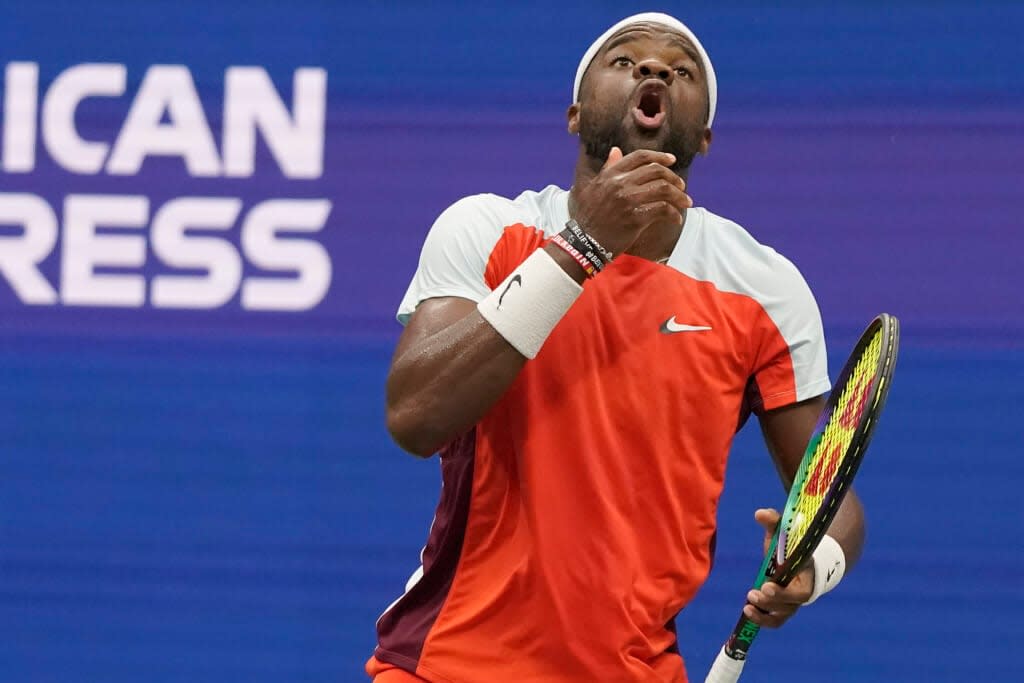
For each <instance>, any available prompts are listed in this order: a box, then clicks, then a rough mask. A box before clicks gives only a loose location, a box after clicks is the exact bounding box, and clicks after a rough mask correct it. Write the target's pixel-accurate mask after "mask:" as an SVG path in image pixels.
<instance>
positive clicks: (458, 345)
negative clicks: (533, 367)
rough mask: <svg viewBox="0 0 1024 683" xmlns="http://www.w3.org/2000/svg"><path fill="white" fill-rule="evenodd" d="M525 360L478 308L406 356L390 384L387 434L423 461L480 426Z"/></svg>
mask: <svg viewBox="0 0 1024 683" xmlns="http://www.w3.org/2000/svg"><path fill="white" fill-rule="evenodd" d="M525 363H526V358H525V357H524V356H523V355H522V354H520V353H519V352H518V351H516V350H515V348H513V347H512V345H511V344H509V343H508V342H507V341H506V340H505V339H504V338H503V337H502V336H501V335H500V334H498V332H497V331H496V330H495V329H494V328H493V327H491V325H490V324H489V323H488V322H487V321H486V320H484V319H483V317H482V316H481V315H480V313H479V312H477V310H476V309H475V308H472V309H471V310H469V312H468V313H467V314H466V315H465V316H464V317H463V318H462V319H460V320H458V321H456V322H455V323H453V324H452V325H450V326H449V327H446V328H444V329H442V330H440V331H438V332H436V333H435V334H433V335H431V336H430V337H427V338H426V339H424V340H422V341H421V342H420V343H418V344H417V345H416V346H414V347H412V348H410V349H408V350H406V351H405V352H404V353H403V354H402V355H401V356H400V357H399V358H397V359H396V360H395V362H394V364H393V365H392V369H391V373H390V374H389V376H388V381H387V417H388V430H389V431H390V432H391V435H392V437H393V438H394V439H395V441H396V442H397V443H398V444H399V445H400V446H402V448H404V449H405V450H407V451H409V452H411V453H415V454H416V455H420V456H423V457H426V456H429V455H432V454H433V453H434V452H435V451H436V450H437V449H438V448H439V447H441V446H443V445H444V444H445V443H447V442H448V441H450V440H451V439H452V438H454V437H455V436H457V435H459V434H461V433H462V432H464V431H465V430H467V429H469V428H470V427H471V426H473V425H474V424H476V423H477V422H478V421H479V420H480V418H482V417H483V416H484V414H486V413H487V411H488V410H490V409H491V407H492V406H493V405H494V404H495V403H496V402H497V400H498V399H499V398H500V397H501V395H502V394H504V393H505V390H506V389H507V388H508V387H509V385H510V384H512V382H513V380H514V379H515V377H516V375H518V374H519V371H520V370H521V369H522V367H523V365H524V364H525Z"/></svg>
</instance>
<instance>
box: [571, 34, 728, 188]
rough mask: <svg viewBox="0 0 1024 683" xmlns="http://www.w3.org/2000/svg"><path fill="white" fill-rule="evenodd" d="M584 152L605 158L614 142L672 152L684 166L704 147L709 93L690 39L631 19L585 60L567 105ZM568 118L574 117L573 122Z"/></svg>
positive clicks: (629, 149)
mask: <svg viewBox="0 0 1024 683" xmlns="http://www.w3.org/2000/svg"><path fill="white" fill-rule="evenodd" d="M569 115H570V120H569V126H570V130H572V129H573V127H574V126H575V127H576V129H577V130H578V132H579V134H580V140H581V142H582V143H583V145H584V148H585V150H586V153H587V155H588V156H590V157H591V158H593V159H596V160H600V161H604V160H605V159H606V158H607V157H608V153H609V152H610V151H611V148H612V147H619V148H620V149H622V152H623V154H629V153H630V152H632V151H635V150H638V149H653V150H658V151H662V152H671V153H672V154H675V156H676V159H677V161H676V164H675V166H674V167H673V170H675V171H677V172H681V171H685V170H686V169H687V168H689V166H690V163H691V162H692V161H693V157H694V156H695V155H696V154H698V153H704V152H705V151H707V145H708V143H709V142H710V138H711V135H710V130H709V129H708V128H707V126H706V123H707V117H708V92H707V81H706V80H705V78H704V71H703V68H702V65H701V63H700V59H699V57H698V55H697V51H696V49H694V47H693V45H692V43H690V41H689V40H688V39H687V38H686V37H685V36H683V35H682V34H681V33H679V32H677V31H674V30H672V29H670V28H666V27H664V26H660V25H658V24H647V23H643V24H634V25H631V26H628V27H626V28H624V29H623V30H621V31H619V32H618V33H616V34H615V35H613V36H612V37H611V38H610V39H608V42H606V43H605V45H604V46H603V47H602V48H601V50H600V51H599V52H598V53H597V56H596V57H594V61H592V62H591V63H590V66H589V67H588V68H587V71H586V74H585V76H584V78H583V83H582V85H581V88H580V102H579V104H578V105H574V108H570V110H569ZM574 116H575V117H578V118H576V120H575V121H574Z"/></svg>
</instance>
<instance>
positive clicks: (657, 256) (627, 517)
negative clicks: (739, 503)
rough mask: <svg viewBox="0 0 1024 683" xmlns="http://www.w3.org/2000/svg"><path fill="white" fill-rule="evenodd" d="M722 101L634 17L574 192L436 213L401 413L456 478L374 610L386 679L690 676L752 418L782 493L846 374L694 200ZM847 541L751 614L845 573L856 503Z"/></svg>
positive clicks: (572, 125) (652, 22)
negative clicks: (835, 375) (693, 625)
mask: <svg viewBox="0 0 1024 683" xmlns="http://www.w3.org/2000/svg"><path fill="white" fill-rule="evenodd" d="M716 99H717V83H716V80H715V72H714V69H713V67H712V64H711V60H710V59H709V58H708V54H707V52H706V51H705V49H704V48H703V46H702V45H701V43H700V41H699V40H698V39H697V37H696V36H695V35H694V34H693V32H692V31H690V29H689V28H687V27H686V26H685V25H683V24H682V23H681V22H680V21H678V20H677V19H675V18H673V17H670V16H667V15H664V14H656V13H647V14H641V15H636V16H633V17H629V18H627V19H624V20H622V21H620V22H619V23H617V24H615V25H614V26H612V27H611V28H610V29H609V30H608V31H607V32H606V33H605V34H604V35H602V36H600V37H599V38H598V39H597V40H596V41H595V42H594V43H593V45H591V46H590V48H589V49H588V50H587V51H586V53H585V54H584V55H583V58H582V59H581V61H580V64H579V68H578V70H577V73H576V80H575V84H574V87H573V104H572V105H571V106H570V107H569V109H568V128H569V132H570V133H572V134H574V135H578V136H579V139H580V145H579V156H578V159H577V162H576V168H575V173H574V178H573V184H572V188H571V189H570V190H568V191H566V190H563V189H560V188H558V187H555V186H549V187H547V188H545V189H543V190H541V191H540V192H524V193H523V194H521V195H519V196H518V197H516V198H515V199H506V198H504V197H498V196H495V195H476V196H470V197H466V198H464V199H461V200H459V201H458V202H456V203H455V204H453V205H452V206H451V207H449V208H448V209H447V210H446V211H444V213H442V214H441V216H440V217H439V218H438V219H437V221H436V222H435V223H434V225H433V227H432V228H431V230H430V232H429V234H428V235H427V238H426V242H425V244H424V247H423V251H422V255H421V257H420V262H419V267H418V269H417V271H416V273H415V275H414V277H413V279H412V283H411V284H410V285H409V288H408V291H407V293H406V295H405V298H404V300H403V301H402V303H401V306H400V308H399V310H398V318H399V320H400V321H401V322H402V323H403V324H404V325H405V330H404V332H403V334H402V337H401V339H400V341H399V343H398V347H397V349H396V351H395V355H394V360H393V362H392V366H391V370H390V374H389V376H388V381H387V401H388V405H387V420H388V428H389V430H390V432H391V434H392V435H393V437H394V438H395V440H396V441H397V442H398V443H399V444H400V445H401V446H402V447H403V448H405V449H406V450H408V451H410V452H411V453H414V454H416V455H419V456H422V457H428V456H431V455H433V454H434V453H438V452H439V453H440V463H441V472H442V476H443V485H442V488H441V495H440V502H439V504H438V507H437V513H436V516H435V518H434V521H433V524H432V526H431V529H430V533H429V538H428V539H427V542H426V546H425V548H424V549H423V552H422V555H421V561H422V566H421V567H420V568H419V569H418V570H416V572H415V573H414V574H413V575H412V577H411V578H410V579H409V581H408V584H407V585H406V590H405V593H404V595H402V596H401V597H399V598H398V599H397V600H396V601H395V602H394V603H393V604H392V605H391V606H390V607H388V608H387V610H386V611H385V612H384V614H383V616H381V618H380V620H379V621H378V623H377V631H378V646H377V648H376V650H375V652H374V654H373V656H372V657H371V658H370V660H369V661H368V663H367V667H366V668H367V672H368V673H369V674H370V675H371V676H372V677H373V678H374V680H375V681H377V683H400V682H405V681H431V682H433V683H493V682H529V683H570V682H573V683H575V682H580V683H583V682H586V683H593V682H595V681H614V682H622V683H627V682H638V683H639V682H640V681H652V682H653V681H658V682H664V681H674V682H678V681H685V680H686V673H685V668H684V664H683V661H682V658H681V657H680V655H679V648H678V644H677V641H676V634H675V617H676V615H677V614H678V613H679V611H680V610H681V609H682V608H683V607H685V606H686V604H687V603H688V602H689V601H690V600H691V599H692V598H693V596H694V594H695V593H696V592H697V589H698V588H699V587H700V586H701V584H702V583H703V582H704V580H705V578H706V577H707V574H708V571H709V570H710V567H711V561H712V556H713V554H714V549H715V514H716V506H717V504H718V499H719V495H720V494H721V491H722V485H723V480H724V477H725V469H726V458H727V455H728V451H729V447H730V444H731V442H732V439H733V435H734V434H735V432H736V431H737V429H738V428H739V426H740V425H742V424H743V423H744V421H745V420H746V418H747V417H748V416H749V414H750V413H751V412H753V413H754V414H756V415H757V417H758V418H759V420H760V423H761V428H762V431H763V433H764V436H765V441H766V442H767V446H768V451H769V453H770V454H771V455H772V456H773V458H774V460H775V463H776V465H777V468H778V471H779V473H780V476H781V479H782V481H783V483H784V485H785V486H786V487H787V488H788V486H789V484H790V482H791V480H792V477H793V476H794V474H795V471H796V469H797V466H798V464H799V462H800V459H801V456H802V455H803V451H804V448H805V446H806V444H807V441H808V439H809V436H810V434H811V432H812V431H813V427H814V423H815V421H816V419H817V416H818V414H819V412H820V411H821V409H822V406H823V405H824V400H823V398H822V395H823V394H824V393H825V392H827V391H828V389H829V380H828V375H827V371H826V364H825V342H824V338H823V333H822V325H821V319H820V315H819V313H818V308H817V305H816V303H815V301H814V298H813V296H812V294H811V292H810V290H809V289H808V287H807V285H806V283H805V282H804V279H803V277H802V276H801V275H800V273H799V271H798V270H797V269H796V268H795V267H794V266H793V264H792V263H790V262H789V261H787V260H786V259H785V258H783V257H782V256H780V255H779V254H778V253H776V252H775V251H774V250H772V249H771V248H769V247H766V246H763V245H761V244H759V243H758V242H757V241H755V240H754V239H753V238H752V237H751V236H750V235H749V234H748V233H747V232H746V231H745V230H744V229H743V228H742V227H740V226H739V225H737V224H736V223H733V222H731V221H729V220H726V219H724V218H721V217H719V216H717V215H715V214H713V213H711V212H710V211H708V210H707V209H705V208H698V207H695V206H694V205H693V202H692V200H691V198H690V196H689V195H688V194H687V179H688V176H689V170H690V165H691V162H692V161H693V160H694V158H695V157H696V155H698V154H705V153H707V151H708V148H709V146H710V144H711V138H712V134H711V130H712V129H711V126H712V122H713V121H714V117H715V105H716ZM773 489H774V487H766V491H765V495H776V494H774V493H772V492H771V491H772V490H773ZM755 518H756V519H757V521H758V522H759V523H760V524H761V525H763V526H764V527H765V529H766V530H768V531H770V530H771V529H772V528H773V527H774V525H775V523H776V521H777V520H778V514H777V513H776V512H775V511H774V510H767V509H762V510H758V511H757V512H756V513H755ZM830 534H831V536H828V537H826V539H825V541H824V542H823V543H822V545H821V547H820V548H819V550H818V551H817V552H816V553H815V557H814V560H813V562H810V563H808V565H807V567H806V568H805V569H804V570H803V571H802V572H801V574H800V575H799V576H798V577H797V579H795V580H794V581H793V582H792V583H791V584H790V585H789V586H788V587H786V588H781V587H779V586H778V585H775V584H772V583H767V584H765V585H764V587H763V588H762V589H761V590H760V591H751V592H750V593H749V594H748V596H747V597H748V600H749V602H750V604H748V605H747V606H746V607H745V611H746V613H747V615H748V616H749V617H750V618H751V619H753V620H754V621H755V622H756V623H758V624H761V625H762V626H768V627H774V626H779V625H780V624H782V623H783V622H785V621H786V620H787V619H788V618H789V617H791V616H792V615H793V614H794V613H795V612H796V611H797V610H798V609H799V608H800V606H801V605H803V604H805V603H807V602H809V601H811V600H813V599H815V598H817V597H818V596H820V595H821V594H823V593H824V592H827V591H828V590H830V589H831V588H833V587H834V586H835V584H836V583H837V582H838V581H839V579H840V578H841V577H842V575H843V573H844V571H845V570H846V568H847V567H848V566H849V564H850V563H852V562H853V561H854V560H855V559H856V557H857V556H858V554H859V552H860V547H861V543H862V537H863V522H862V514H861V509H860V504H859V503H858V501H857V498H856V497H855V496H854V495H849V496H847V497H846V500H845V503H844V509H843V510H842V511H841V512H840V514H839V516H838V518H837V521H836V523H834V525H833V526H832V528H831V531H830ZM766 537H767V533H766Z"/></svg>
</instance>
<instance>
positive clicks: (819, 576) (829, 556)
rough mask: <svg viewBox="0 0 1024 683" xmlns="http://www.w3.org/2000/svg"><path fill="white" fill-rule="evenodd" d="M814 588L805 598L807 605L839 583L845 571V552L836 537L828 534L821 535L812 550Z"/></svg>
mask: <svg viewBox="0 0 1024 683" xmlns="http://www.w3.org/2000/svg"><path fill="white" fill-rule="evenodd" d="M812 559H813V561H814V590H813V591H811V597H809V598H807V602H805V603H804V604H805V605H809V604H811V603H812V602H814V601H815V600H817V599H818V598H820V597H821V596H822V595H824V594H825V593H828V592H829V591H830V590H832V589H833V588H835V587H836V586H838V585H839V582H840V581H842V580H843V574H845V573H846V553H844V552H843V547H842V546H841V545H839V542H838V541H836V539H834V538H832V537H831V536H829V535H828V534H825V536H823V537H822V539H821V543H819V544H818V547H817V548H816V549H815V550H814V555H813V556H812Z"/></svg>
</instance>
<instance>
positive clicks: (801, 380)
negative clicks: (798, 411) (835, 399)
mask: <svg viewBox="0 0 1024 683" xmlns="http://www.w3.org/2000/svg"><path fill="white" fill-rule="evenodd" d="M780 262H781V266H782V267H780V268H779V269H778V272H777V276H776V279H775V289H776V292H777V297H776V298H774V300H771V301H770V304H769V305H768V306H766V310H767V312H768V314H769V316H771V318H772V321H773V322H774V323H775V326H776V327H777V329H778V332H779V334H781V336H782V338H783V340H784V342H785V343H784V345H783V346H781V348H779V347H775V346H774V345H771V346H769V347H768V348H778V349H779V350H778V352H777V354H774V355H771V354H769V356H768V357H767V358H762V359H761V363H760V365H761V367H760V368H759V369H758V371H757V372H756V373H755V379H756V381H757V383H758V385H759V386H758V388H759V390H760V392H761V399H762V401H763V407H764V408H765V409H766V410H770V409H772V408H776V407H780V406H783V405H786V404H788V403H794V402H797V401H803V400H806V399H808V398H813V397H815V396H820V395H821V394H824V393H825V392H827V391H828V390H829V388H830V386H831V384H830V382H829V378H828V359H827V353H826V347H825V331H824V328H823V327H822V324H821V313H820V312H819V310H818V304H817V302H816V301H815V300H814V295H813V294H812V293H811V289H810V287H808V286H807V282H806V280H804V278H803V276H802V275H801V274H800V271H799V270H797V268H796V267H795V266H794V265H793V264H792V263H790V262H789V261H787V260H785V259H782V258H780Z"/></svg>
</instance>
